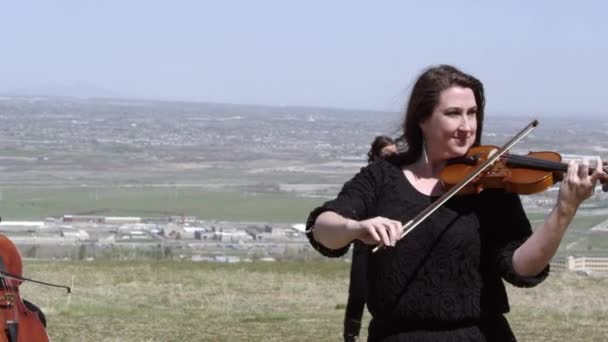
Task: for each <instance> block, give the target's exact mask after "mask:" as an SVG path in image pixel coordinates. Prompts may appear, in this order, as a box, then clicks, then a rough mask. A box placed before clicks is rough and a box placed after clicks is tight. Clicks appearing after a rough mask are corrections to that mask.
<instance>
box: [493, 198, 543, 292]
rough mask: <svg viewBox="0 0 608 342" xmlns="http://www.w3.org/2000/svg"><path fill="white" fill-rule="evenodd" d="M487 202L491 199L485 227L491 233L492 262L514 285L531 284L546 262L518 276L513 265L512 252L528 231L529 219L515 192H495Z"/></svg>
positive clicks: (528, 234)
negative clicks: (534, 272)
mask: <svg viewBox="0 0 608 342" xmlns="http://www.w3.org/2000/svg"><path fill="white" fill-rule="evenodd" d="M492 197H493V198H492V199H491V200H490V201H489V202H488V204H489V203H491V204H489V205H491V208H492V209H490V210H489V211H490V213H489V214H490V217H491V218H490V219H489V220H490V222H492V224H491V225H490V227H488V228H489V229H490V230H492V232H490V234H491V235H494V242H495V244H494V248H495V250H494V253H492V254H493V255H494V262H495V263H494V265H495V267H496V268H497V270H498V273H499V275H500V276H501V277H502V278H503V279H504V280H506V281H507V282H509V283H511V284H512V285H514V286H517V287H533V286H536V285H538V284H539V283H540V282H542V281H543V280H545V278H546V277H547V276H548V275H549V265H547V266H546V267H545V268H544V269H543V270H542V271H541V272H540V273H539V274H537V275H535V276H531V277H522V276H520V275H518V274H517V273H516V272H515V269H514V268H513V253H515V250H517V248H519V246H521V245H522V244H523V243H524V242H526V240H527V239H528V238H529V237H530V235H532V227H531V225H530V221H529V220H528V217H527V216H526V213H525V211H524V209H523V206H522V204H521V200H520V198H519V195H517V194H512V193H506V192H502V191H500V192H497V193H496V194H495V195H494V196H492Z"/></svg>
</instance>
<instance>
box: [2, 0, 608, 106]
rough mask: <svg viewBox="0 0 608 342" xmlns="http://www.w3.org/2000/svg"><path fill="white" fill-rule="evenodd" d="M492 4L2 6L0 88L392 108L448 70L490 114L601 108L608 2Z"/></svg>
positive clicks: (114, 2)
mask: <svg viewBox="0 0 608 342" xmlns="http://www.w3.org/2000/svg"><path fill="white" fill-rule="evenodd" d="M488 3H489V1H481V0H480V1H417V2H414V1H365V2H364V1H354V0H347V1H331V0H320V1H313V0H308V1H288V0H277V1H266V0H250V1H230V0H217V1H179V0H175V1H150V0H145V1H129V0H120V1H118V0H104V1H86V0H75V1H62V0H57V1H10V2H8V1H7V2H4V3H3V4H1V5H0V47H1V48H0V92H9V91H15V90H20V89H25V90H27V89H46V88H56V89H63V90H62V91H64V92H71V91H73V92H75V93H76V92H78V88H79V87H80V88H81V90H82V91H83V92H85V93H86V92H97V90H91V89H92V88H93V87H97V88H99V89H100V90H99V91H98V92H99V95H116V96H121V97H137V98H150V99H177V100H194V101H204V102H229V103H243V104H268V105H305V106H331V107H346V108H361V109H380V110H397V109H400V108H401V106H402V105H403V102H404V98H405V96H406V94H407V91H408V89H409V86H410V85H411V83H412V80H413V79H414V78H415V77H416V75H417V74H418V73H419V72H420V71H421V70H422V69H423V68H424V67H426V66H428V65H431V64H437V63H448V64H453V65H456V66H458V67H460V68H461V69H463V70H464V71H467V72H470V73H471V74H473V75H475V76H477V77H478V78H480V79H481V80H482V81H483V82H484V84H485V86H486V91H487V101H488V107H487V108H488V111H493V112H495V113H502V114H509V113H514V114H526V115H527V114H531V113H532V114H535V113H538V114H552V113H559V114H579V113H582V114H596V115H600V114H602V115H603V114H605V111H606V110H605V108H606V107H607V104H606V103H607V101H608V95H606V93H607V92H608V87H607V86H606V80H608V67H606V61H608V43H607V41H608V20H606V17H607V14H606V13H607V10H608V5H606V4H604V2H603V1H500V2H499V1H494V2H493V4H491V5H490V4H488ZM102 90H104V91H102ZM607 117H608V116H607Z"/></svg>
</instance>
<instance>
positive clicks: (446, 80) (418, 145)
mask: <svg viewBox="0 0 608 342" xmlns="http://www.w3.org/2000/svg"><path fill="white" fill-rule="evenodd" d="M453 86H458V87H463V88H470V89H471V90H472V91H473V94H474V96H475V102H476V104H477V115H476V116H477V136H476V137H475V143H474V146H477V145H479V143H480V139H481V132H482V128H483V114H484V106H485V97H484V91H483V84H482V83H481V81H479V80H478V79H476V78H475V77H473V76H471V75H468V74H465V73H464V72H462V71H460V70H458V69H457V68H455V67H453V66H451V65H439V66H434V67H430V68H428V69H426V70H425V71H424V72H423V73H422V74H421V75H420V76H419V77H418V79H417V80H416V83H414V87H413V88H412V93H411V95H410V98H409V101H408V103H407V105H406V108H405V118H404V120H403V124H402V126H401V128H402V130H403V136H402V137H401V138H402V139H403V140H404V141H405V143H406V144H407V146H408V148H407V150H406V151H405V152H403V153H401V154H399V156H398V158H396V159H395V161H397V162H398V163H399V164H411V163H413V162H415V161H416V160H418V158H420V156H421V155H422V148H423V147H422V146H423V137H422V130H421V129H420V123H421V122H423V121H424V120H426V119H428V118H429V117H430V116H431V114H432V113H433V110H434V109H435V107H436V106H437V104H438V103H439V95H440V94H441V92H442V91H444V90H446V89H448V88H450V87H453ZM391 159H393V158H391Z"/></svg>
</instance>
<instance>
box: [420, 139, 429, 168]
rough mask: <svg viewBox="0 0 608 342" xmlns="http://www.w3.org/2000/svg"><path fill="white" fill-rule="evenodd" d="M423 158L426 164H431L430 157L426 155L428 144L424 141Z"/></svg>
mask: <svg viewBox="0 0 608 342" xmlns="http://www.w3.org/2000/svg"><path fill="white" fill-rule="evenodd" d="M422 158H424V163H425V164H428V163H429V156H428V155H427V154H426V143H425V142H424V139H423V140H422Z"/></svg>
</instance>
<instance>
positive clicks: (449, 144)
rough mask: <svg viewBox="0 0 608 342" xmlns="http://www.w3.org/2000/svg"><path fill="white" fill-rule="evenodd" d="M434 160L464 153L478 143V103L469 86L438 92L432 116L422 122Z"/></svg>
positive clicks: (429, 153) (426, 141) (425, 139)
mask: <svg viewBox="0 0 608 342" xmlns="http://www.w3.org/2000/svg"><path fill="white" fill-rule="evenodd" d="M420 128H421V129H422V135H423V136H424V141H425V144H426V152H427V155H428V157H429V158H430V159H431V160H435V161H439V160H447V159H451V158H456V157H460V156H463V155H465V154H466V153H467V151H468V150H469V148H470V147H471V146H472V145H473V143H474V142H475V136H476V133H477V103H476V102H475V95H474V94H473V90H471V89H470V88H462V87H458V86H453V87H450V88H448V89H445V90H443V91H442V92H441V93H440V94H439V102H438V103H437V106H435V109H434V110H433V113H432V114H431V117H429V118H428V119H427V120H425V121H423V122H421V123H420Z"/></svg>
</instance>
